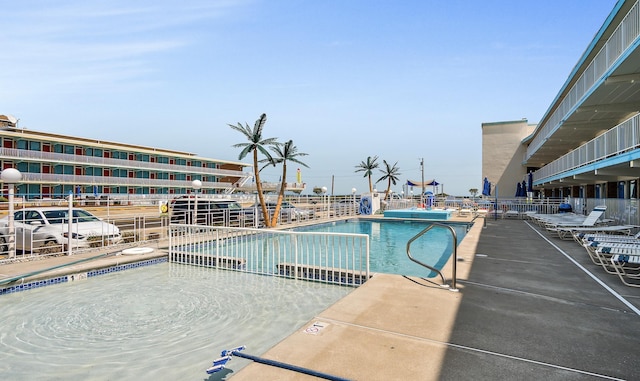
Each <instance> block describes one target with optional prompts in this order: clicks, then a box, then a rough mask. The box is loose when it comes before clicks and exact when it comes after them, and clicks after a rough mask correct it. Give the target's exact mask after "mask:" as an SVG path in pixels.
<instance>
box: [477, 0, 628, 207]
mask: <svg viewBox="0 0 640 381" xmlns="http://www.w3.org/2000/svg"><path fill="white" fill-rule="evenodd" d="M603 16H604V15H603ZM482 139H483V142H482V155H483V158H482V171H483V173H482V177H483V178H484V177H487V178H488V179H489V181H491V182H492V183H493V184H494V185H495V184H497V186H498V196H499V197H505V198H506V197H514V195H515V193H516V187H517V183H518V182H521V181H522V180H523V179H526V177H527V174H528V173H529V172H532V174H533V187H534V190H535V193H536V197H538V196H541V197H557V198H567V197H572V198H582V199H605V198H607V199H636V198H638V187H637V184H638V181H639V178H640V9H639V5H638V1H625V0H620V1H618V2H617V3H616V4H615V6H614V7H613V9H612V11H611V13H610V14H609V15H606V17H604V23H603V25H602V27H601V28H600V29H599V30H598V31H597V33H596V34H595V37H594V38H593V40H592V41H591V43H590V44H589V45H588V46H587V47H586V49H585V51H584V53H583V54H582V56H581V57H579V60H578V62H577V64H576V65H575V66H574V68H573V70H572V71H571V72H570V73H569V76H568V78H567V80H566V82H565V83H564V85H563V86H562V88H561V89H560V91H559V92H558V94H557V96H556V97H555V98H554V99H553V101H552V103H551V104H550V105H549V108H548V109H547V111H546V112H545V114H544V115H543V117H542V119H541V120H540V122H539V123H538V124H529V123H528V121H527V120H526V119H523V120H517V121H506V122H495V123H483V124H482ZM481 181H482V179H481ZM492 196H493V193H492Z"/></svg>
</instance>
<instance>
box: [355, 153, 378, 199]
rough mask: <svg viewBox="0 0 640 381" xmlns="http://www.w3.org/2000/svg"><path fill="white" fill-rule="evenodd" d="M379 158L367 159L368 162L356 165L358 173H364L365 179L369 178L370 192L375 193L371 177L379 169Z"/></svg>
mask: <svg viewBox="0 0 640 381" xmlns="http://www.w3.org/2000/svg"><path fill="white" fill-rule="evenodd" d="M377 161H378V157H377V156H374V157H371V156H369V157H367V161H362V162H360V164H358V165H356V168H357V169H356V172H364V177H368V178H369V192H370V193H373V184H372V183H371V175H372V174H373V170H374V169H376V168H378V163H377Z"/></svg>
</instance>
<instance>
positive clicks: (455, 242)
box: [407, 222, 458, 292]
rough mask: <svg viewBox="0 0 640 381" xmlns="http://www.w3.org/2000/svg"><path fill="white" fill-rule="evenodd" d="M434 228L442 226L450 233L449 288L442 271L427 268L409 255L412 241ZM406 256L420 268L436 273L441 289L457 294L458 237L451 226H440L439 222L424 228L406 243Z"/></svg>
mask: <svg viewBox="0 0 640 381" xmlns="http://www.w3.org/2000/svg"><path fill="white" fill-rule="evenodd" d="M434 226H442V227H445V228H447V229H449V231H450V232H451V235H452V236H453V254H452V256H453V270H452V271H451V272H452V274H451V286H449V285H448V284H447V279H446V278H445V276H444V274H443V273H442V271H440V270H438V269H436V268H435V267H433V266H429V265H428V264H426V263H424V262H421V261H419V260H418V259H415V258H414V257H413V256H412V255H411V244H412V243H413V241H415V240H417V239H418V238H420V237H422V236H423V235H424V234H425V233H427V232H428V231H429V230H431V229H433V227H434ZM407 256H408V257H409V259H410V260H411V261H413V262H415V263H417V264H419V265H420V266H423V267H426V268H427V269H429V270H431V271H433V272H435V273H437V274H438V275H440V278H442V284H441V285H440V286H441V287H446V288H448V289H449V290H450V291H454V292H457V291H458V289H457V288H456V271H457V269H456V266H457V264H458V235H457V234H456V231H455V229H454V228H452V227H451V225H446V224H441V223H439V222H433V223H432V224H431V225H429V226H427V227H426V228H424V229H423V230H422V231H421V232H420V233H418V234H416V235H415V236H414V237H413V238H411V239H410V240H409V241H408V242H407Z"/></svg>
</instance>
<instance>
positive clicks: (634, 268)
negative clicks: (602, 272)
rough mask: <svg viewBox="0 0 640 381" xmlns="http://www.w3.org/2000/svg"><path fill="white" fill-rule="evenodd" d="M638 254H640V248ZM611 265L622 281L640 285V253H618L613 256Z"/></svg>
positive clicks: (635, 285)
mask: <svg viewBox="0 0 640 381" xmlns="http://www.w3.org/2000/svg"><path fill="white" fill-rule="evenodd" d="M636 254H640V250H638V251H636ZM611 267H612V268H613V269H614V270H615V273H616V275H618V277H619V278H620V280H621V281H622V283H624V284H625V285H627V286H629V287H640V255H635V254H632V255H630V254H616V255H614V256H612V257H611Z"/></svg>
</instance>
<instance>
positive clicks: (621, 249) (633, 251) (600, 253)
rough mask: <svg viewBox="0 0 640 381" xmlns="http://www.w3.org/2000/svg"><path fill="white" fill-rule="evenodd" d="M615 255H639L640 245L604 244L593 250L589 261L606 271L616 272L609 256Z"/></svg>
mask: <svg viewBox="0 0 640 381" xmlns="http://www.w3.org/2000/svg"><path fill="white" fill-rule="evenodd" d="M587 252H588V251H587ZM615 255H640V245H638V244H629V243H609V244H607V245H606V246H604V245H603V246H599V247H597V248H596V250H595V251H593V254H592V256H591V261H592V262H593V263H595V264H596V265H600V266H602V268H603V269H604V271H606V272H607V273H609V274H617V273H618V270H616V269H614V268H613V266H612V263H611V258H612V257H613V256H615Z"/></svg>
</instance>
